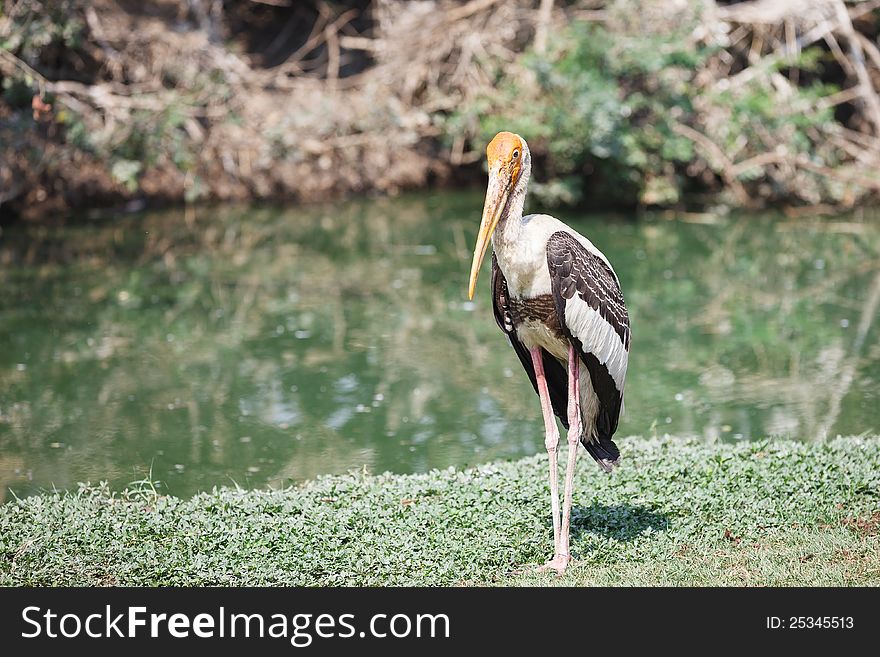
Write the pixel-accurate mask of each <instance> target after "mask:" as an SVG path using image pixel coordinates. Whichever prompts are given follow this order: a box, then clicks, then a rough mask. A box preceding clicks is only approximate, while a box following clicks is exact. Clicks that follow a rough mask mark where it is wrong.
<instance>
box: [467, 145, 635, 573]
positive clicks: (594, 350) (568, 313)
mask: <svg viewBox="0 0 880 657" xmlns="http://www.w3.org/2000/svg"><path fill="white" fill-rule="evenodd" d="M487 154H488V156H489V169H490V173H489V176H490V180H489V189H488V192H487V197H486V205H485V207H484V211H483V221H482V224H481V227H480V235H479V237H478V239H477V247H476V249H475V253H474V262H473V265H472V267H471V281H470V288H469V294H470V296H473V291H474V284H475V281H476V275H477V273H478V271H479V265H480V263H481V262H482V260H483V257H484V256H485V252H486V249H487V246H488V241H489V238H491V242H492V245H493V248H494V253H493V256H492V285H491V287H492V305H493V311H494V315H495V320H496V322H497V323H498V326H499V328H500V329H501V330H502V331H503V332H504V333H505V334H506V335H507V337H508V338H509V340H510V343H511V346H512V347H513V348H514V351H515V352H516V354H517V356H518V357H519V359H520V362H521V363H522V365H523V368H524V369H525V370H526V373H527V374H528V376H529V379H530V380H531V382H532V385H533V386H534V388H535V391H536V392H537V393H538V395H539V397H540V399H541V408H542V412H543V414H544V421H545V430H546V436H545V446H546V447H547V451H548V453H549V454H550V486H551V494H552V498H551V499H552V503H553V525H554V538H555V542H556V550H555V554H554V559H553V560H551V562H549V563H548V566H549V567H552V568H555V569H556V570H557V571H562V570H564V569H565V567H566V566H567V564H568V561H569V559H570V555H569V552H568V531H569V522H570V510H571V495H572V477H573V474H574V464H575V457H576V453H577V444H578V442H580V443H582V444H583V445H584V447H585V448H586V449H587V451H588V452H589V453H590V454H591V456H593V458H594V459H595V460H596V461H597V462H598V463H599V464H600V465H601V466H602V467H603V468H604V469H605V470H607V471H610V470H611V469H612V467H613V466H614V465H616V464H617V463H618V460H619V457H620V452H619V451H618V449H617V446H616V445H615V444H614V442H613V441H612V436H613V434H614V432H615V430H616V429H617V423H618V418H619V416H620V412H621V409H622V406H623V392H624V384H625V379H626V369H627V361H628V356H629V346H630V335H631V334H630V325H629V316H628V313H627V310H626V305H625V304H624V301H623V296H622V294H621V291H620V282H619V281H618V278H617V275H616V274H615V272H614V269H613V268H612V266H611V263H610V262H609V261H608V259H607V258H606V257H605V255H604V254H602V252H601V251H599V249H597V248H596V247H595V246H594V245H593V244H592V242H590V240H588V239H587V238H586V237H584V236H583V235H581V234H579V233H578V232H577V231H575V230H574V229H572V228H570V227H569V226H567V225H566V224H564V223H562V222H561V221H559V220H558V219H555V218H554V217H551V216H549V215H546V214H532V215H527V216H525V217H524V216H523V215H522V208H523V203H524V200H525V194H526V188H527V185H528V178H529V173H530V169H531V158H530V155H529V151H528V146H527V144H526V143H525V141H524V140H523V139H522V138H521V137H519V136H518V135H513V134H511V133H504V132H503V133H499V134H498V135H497V136H496V137H495V139H493V140H492V142H491V143H490V144H489V147H488V148H487ZM553 415H556V416H557V417H559V418H560V420H561V421H562V423H563V425H564V426H565V427H566V428H567V429H568V430H569V433H568V443H569V463H568V469H567V471H566V488H565V505H564V509H563V514H562V523H561V526H560V518H559V502H558V492H557V487H558V479H557V465H556V447H557V443H558V440H559V433H558V429H557V428H556V425H555V421H554V420H553Z"/></svg>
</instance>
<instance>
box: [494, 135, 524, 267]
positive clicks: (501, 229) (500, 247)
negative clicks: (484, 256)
mask: <svg viewBox="0 0 880 657" xmlns="http://www.w3.org/2000/svg"><path fill="white" fill-rule="evenodd" d="M531 169H532V163H531V157H530V156H529V154H528V151H526V153H525V154H524V157H523V168H522V173H521V174H520V177H519V180H517V181H516V185H515V186H514V188H513V190H512V191H511V192H510V196H509V197H508V198H507V204H506V205H505V207H504V211H503V212H502V214H501V218H500V219H499V220H498V226H497V227H496V228H495V232H494V233H492V247H493V248H494V249H495V252H496V253H498V254H499V255H501V256H502V257H503V254H504V252H505V251H507V250H509V249H511V248H512V247H513V246H514V245H515V244H516V242H517V240H518V239H519V237H520V233H521V232H522V217H523V205H524V204H525V202H526V191H527V189H528V186H529V176H530V175H531Z"/></svg>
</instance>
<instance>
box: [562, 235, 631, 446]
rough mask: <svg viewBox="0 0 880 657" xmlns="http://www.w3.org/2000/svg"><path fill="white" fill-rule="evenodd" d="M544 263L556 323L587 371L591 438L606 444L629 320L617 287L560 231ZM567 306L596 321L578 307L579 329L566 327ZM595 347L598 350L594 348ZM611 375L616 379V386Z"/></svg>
mask: <svg viewBox="0 0 880 657" xmlns="http://www.w3.org/2000/svg"><path fill="white" fill-rule="evenodd" d="M547 264H548V267H549V270H550V281H551V288H552V291H553V300H554V302H555V304H556V314H557V317H558V318H559V323H560V325H561V326H562V330H563V332H564V333H565V336H566V337H567V338H568V340H569V341H570V342H571V343H572V344H573V345H574V346H575V348H576V349H577V350H578V354H579V356H580V359H581V362H583V364H584V365H585V366H586V367H587V370H588V371H589V372H590V381H591V382H592V384H593V390H594V391H595V392H596V396H597V397H598V398H599V414H598V416H597V418H596V433H597V438H598V439H599V441H600V443H602V441H603V440H608V441H609V442H610V440H611V437H612V435H614V432H615V431H616V430H617V423H618V420H619V418H620V408H621V405H622V402H623V380H622V379H623V377H625V376H626V361H627V358H628V351H629V343H630V326H629V315H628V313H627V310H626V305H625V304H624V301H623V295H622V294H621V292H620V284H619V283H618V281H617V276H615V275H614V272H613V270H612V269H611V268H610V267H609V266H608V264H607V263H606V262H605V261H604V260H603V259H602V258H601V257H599V256H598V255H596V254H595V253H592V252H590V251H589V250H588V249H587V248H586V247H585V246H584V245H583V244H581V243H580V242H579V241H578V240H577V239H576V238H574V237H573V236H571V235H569V234H568V233H566V232H564V231H558V232H556V233H553V235H551V236H550V239H549V240H548V241H547ZM570 304H586V305H587V306H589V308H590V309H592V310H593V311H595V312H596V313H598V314H599V316H600V317H601V319H598V318H596V315H595V313H593V314H590V313H589V311H588V310H587V309H586V308H583V307H581V308H579V309H578V310H581V311H582V312H581V313H579V314H578V315H577V316H578V317H580V318H583V322H582V325H579V326H569V324H568V321H567V319H566V308H567V307H568V306H569V305H570ZM603 322H604V324H606V325H607V326H610V329H611V330H608V329H607V328H606V327H605V325H603ZM618 340H619V342H618ZM597 345H601V347H602V349H601V350H598V349H595V347H596V346H597ZM596 351H601V353H604V354H605V356H606V358H605V362H602V361H600V359H599V357H598V356H597V353H595V352H596ZM609 354H610V356H609ZM615 374H616V375H617V377H618V379H619V380H618V381H617V382H615V379H614V375H615ZM589 438H590V437H587V439H589ZM611 444H612V445H613V443H611ZM585 445H586V443H585ZM588 449H589V446H588ZM614 450H616V447H615V448H614Z"/></svg>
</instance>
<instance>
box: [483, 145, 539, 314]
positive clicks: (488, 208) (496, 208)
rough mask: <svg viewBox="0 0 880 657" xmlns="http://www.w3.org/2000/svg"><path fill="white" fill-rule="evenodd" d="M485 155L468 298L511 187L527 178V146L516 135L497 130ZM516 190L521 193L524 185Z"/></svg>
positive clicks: (521, 183)
mask: <svg viewBox="0 0 880 657" xmlns="http://www.w3.org/2000/svg"><path fill="white" fill-rule="evenodd" d="M486 156H487V158H488V160H489V188H488V190H487V191H486V202H485V203H484V204H483V220H482V221H481V222H480V232H479V233H478V235H477V245H476V247H475V248H474V260H473V262H472V263H471V278H470V282H469V284H468V299H473V298H474V288H475V287H476V285H477V275H478V274H479V273H480V265H482V264H483V258H484V257H485V256H486V251H487V249H488V248H489V240H490V239H491V238H492V233H493V232H495V227H496V226H497V225H498V221H499V220H500V219H501V217H502V216H503V215H504V212H505V208H506V207H507V204H508V203H507V202H508V199H509V198H510V196H511V193H512V192H513V191H514V190H516V189H517V188H522V187H523V185H524V183H525V181H526V179H527V178H528V170H529V147H528V144H526V140H525V139H523V138H522V137H520V136H519V135H515V134H513V133H512V132H499V133H498V134H497V135H495V138H494V139H493V140H492V141H490V142H489V145H488V146H487V147H486ZM519 191H520V193H523V194H524V193H525V190H524V189H520V190H519Z"/></svg>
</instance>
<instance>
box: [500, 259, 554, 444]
mask: <svg viewBox="0 0 880 657" xmlns="http://www.w3.org/2000/svg"><path fill="white" fill-rule="evenodd" d="M492 310H493V312H494V313H495V322H496V323H497V324H498V328H500V329H501V330H502V331H504V334H505V335H506V336H507V339H508V340H510V346H511V347H513V350H514V351H515V352H516V355H517V356H519V360H520V362H521V363H522V366H523V369H524V370H525V371H526V374H528V375H529V380H530V381H531V382H532V387H533V388H534V389H535V393H537V392H538V381H537V379H536V378H535V368H534V366H533V365H532V356H531V354H530V353H529V350H528V349H526V347H525V346H524V345H523V343H522V342H520V341H519V338H517V336H516V328H515V327H514V325H513V318H512V316H511V313H510V296H509V293H508V291H507V279H506V278H504V272H502V271H501V268H500V267H499V266H498V260H497V259H496V258H495V254H494V253H493V254H492ZM541 352H542V360H543V363H544V376H545V377H546V379H547V390H548V392H549V393H550V403H551V404H552V405H553V413H554V414H555V415H556V417H558V418H559V419H560V420H561V421H562V424H563V425H564V426H565V428H566V429H567V428H568V375H567V373H566V371H565V367H564V366H563V365H562V363H560V362H559V361H558V360H556V358H554V357H553V356H552V355H550V353H549V352H548V351H546V350H544V349H542V350H541Z"/></svg>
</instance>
